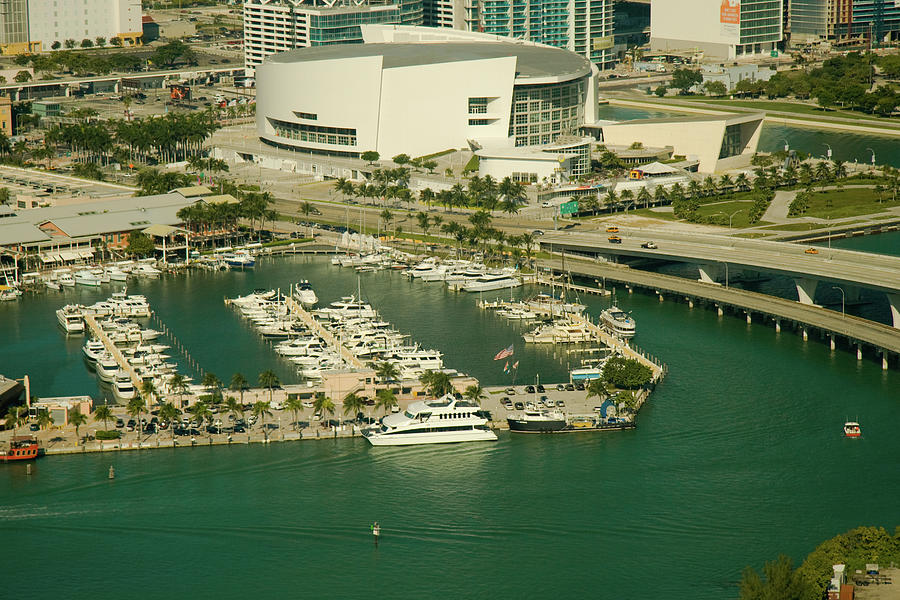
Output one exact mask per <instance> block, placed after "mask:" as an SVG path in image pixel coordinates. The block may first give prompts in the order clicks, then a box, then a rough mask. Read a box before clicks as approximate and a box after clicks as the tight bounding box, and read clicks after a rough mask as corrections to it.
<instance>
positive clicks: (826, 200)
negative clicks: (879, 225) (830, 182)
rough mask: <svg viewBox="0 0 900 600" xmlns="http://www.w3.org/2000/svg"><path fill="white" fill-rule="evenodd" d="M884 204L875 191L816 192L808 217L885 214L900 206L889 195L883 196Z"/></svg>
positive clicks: (864, 189)
mask: <svg viewBox="0 0 900 600" xmlns="http://www.w3.org/2000/svg"><path fill="white" fill-rule="evenodd" d="M883 196H884V202H879V201H878V200H879V198H878V194H876V193H875V190H873V189H868V188H856V189H849V190H830V191H826V192H815V193H813V194H812V196H811V198H810V201H809V209H808V210H807V211H806V212H805V213H804V215H803V216H806V217H818V218H820V219H841V218H845V217H856V216H859V215H869V214H873V213H880V212H884V211H885V210H887V209H888V208H891V207H893V206H900V201H892V200H891V198H890V195H889V194H886V193H885V194H883Z"/></svg>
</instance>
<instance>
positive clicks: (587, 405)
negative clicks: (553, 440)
mask: <svg viewBox="0 0 900 600" xmlns="http://www.w3.org/2000/svg"><path fill="white" fill-rule="evenodd" d="M559 385H562V386H563V389H562V390H560V389H557V387H558V386H559ZM566 385H570V386H571V387H572V389H565V386H566ZM541 387H543V390H544V391H543V392H541V391H539V388H537V387H536V386H535V385H534V384H531V385H522V384H519V385H514V386H508V387H490V388H485V393H486V394H487V398H486V399H483V400H482V401H481V406H482V407H483V408H484V409H486V410H489V411H490V413H491V417H492V419H493V421H494V422H495V423H496V424H497V425H498V426H500V427H505V425H506V417H507V415H508V414H509V413H510V412H519V411H521V410H524V409H527V408H529V409H530V408H532V407H534V408H537V409H545V408H550V404H552V405H553V408H554V409H555V410H559V411H561V412H563V413H567V414H571V415H587V414H594V412H595V411H594V408H595V407H599V406H600V404H602V399H601V398H598V397H596V396H595V397H593V398H590V399H588V398H587V391H585V390H579V389H576V387H575V386H574V385H572V384H556V383H554V384H543V385H542V386H541ZM526 388H527V391H526ZM505 399H508V400H509V403H510V404H511V405H512V410H510V409H509V408H507V407H506V406H504V400H505ZM518 405H520V406H521V408H519V406H518Z"/></svg>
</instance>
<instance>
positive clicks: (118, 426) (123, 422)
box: [116, 419, 125, 429]
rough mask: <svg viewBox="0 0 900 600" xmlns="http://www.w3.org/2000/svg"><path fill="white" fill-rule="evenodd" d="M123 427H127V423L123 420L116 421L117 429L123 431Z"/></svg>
mask: <svg viewBox="0 0 900 600" xmlns="http://www.w3.org/2000/svg"><path fill="white" fill-rule="evenodd" d="M123 427H125V421H123V420H122V419H116V428H117V429H121V428H123Z"/></svg>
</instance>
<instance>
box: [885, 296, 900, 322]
mask: <svg viewBox="0 0 900 600" xmlns="http://www.w3.org/2000/svg"><path fill="white" fill-rule="evenodd" d="M887 297H888V304H890V305H891V324H892V325H893V326H894V327H900V294H888V295H887Z"/></svg>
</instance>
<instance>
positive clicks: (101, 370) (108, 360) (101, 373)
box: [97, 352, 119, 383]
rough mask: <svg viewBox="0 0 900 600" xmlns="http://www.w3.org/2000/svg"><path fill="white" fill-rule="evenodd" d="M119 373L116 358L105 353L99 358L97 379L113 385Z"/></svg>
mask: <svg viewBox="0 0 900 600" xmlns="http://www.w3.org/2000/svg"><path fill="white" fill-rule="evenodd" d="M118 372H119V363H117V362H116V359H115V357H114V356H113V355H112V354H110V353H109V352H105V353H103V354H101V355H100V356H99V357H97V377H99V378H100V380H101V381H105V382H106V383H112V382H113V380H114V379H115V378H116V373H118Z"/></svg>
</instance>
